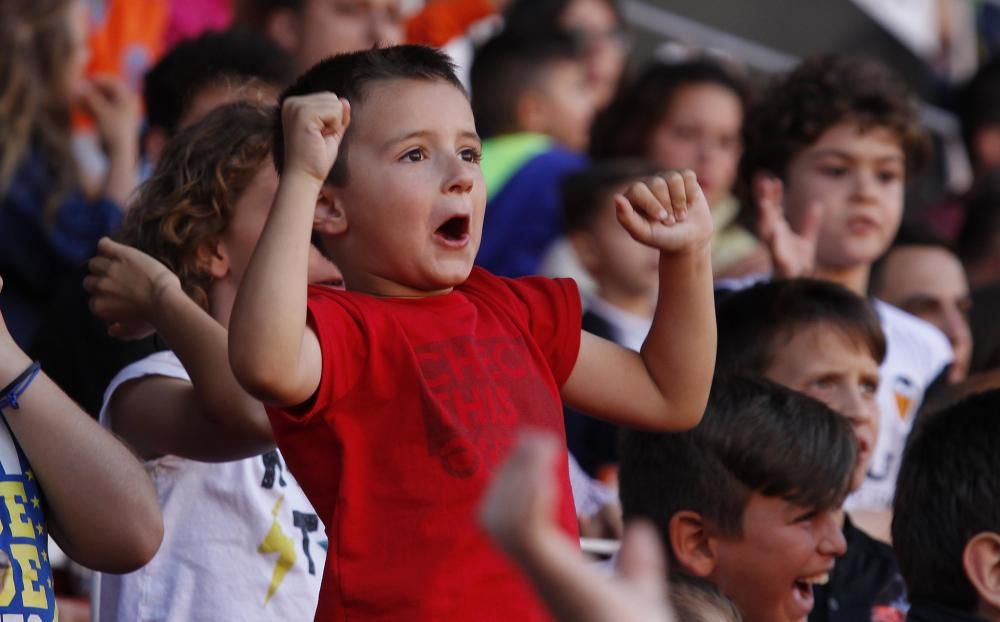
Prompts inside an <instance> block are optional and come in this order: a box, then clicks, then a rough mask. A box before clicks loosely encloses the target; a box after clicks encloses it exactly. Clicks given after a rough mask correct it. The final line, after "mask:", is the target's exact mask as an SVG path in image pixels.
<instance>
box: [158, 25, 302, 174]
mask: <svg viewBox="0 0 1000 622" xmlns="http://www.w3.org/2000/svg"><path fill="white" fill-rule="evenodd" d="M294 77H295V75H294V73H293V68H292V59H291V58H290V57H289V56H288V55H287V54H285V52H284V51H283V50H282V49H281V48H279V47H277V46H276V45H275V44H273V43H271V42H270V41H269V40H268V39H265V38H264V37H262V36H261V35H259V34H257V33H254V32H252V31H249V30H231V31H227V32H209V33H205V34H203V35H201V36H199V37H198V38H196V39H190V40H187V41H183V42H181V43H180V44H179V45H177V47H175V48H173V49H172V50H171V51H170V52H169V53H167V55H166V56H164V57H163V58H162V59H160V61H159V62H158V63H157V64H156V65H155V66H154V67H153V68H152V69H151V70H150V71H149V73H147V74H146V77H145V80H144V82H143V89H142V94H143V98H144V99H145V101H146V117H147V128H146V133H145V136H144V138H143V147H144V155H145V156H146V159H147V160H148V161H149V162H150V163H151V164H152V165H154V166H155V164H156V161H157V160H158V159H159V154H160V152H161V151H162V150H163V146H164V145H165V144H166V142H167V141H168V140H169V139H170V138H171V137H172V136H173V135H174V134H175V133H177V131H179V130H181V129H183V128H185V127H187V126H188V125H190V124H192V123H194V122H195V121H197V120H198V119H200V118H202V117H203V116H205V115H206V114H207V113H208V112H209V111H211V110H212V109H214V108H217V107H219V106H221V105H223V104H226V103H229V102H232V101H235V100H239V99H247V100H252V101H254V100H255V101H268V102H276V101H277V96H278V93H279V92H280V91H281V89H282V88H284V87H285V86H287V85H288V84H289V83H290V82H291V81H292V79H293V78H294Z"/></svg>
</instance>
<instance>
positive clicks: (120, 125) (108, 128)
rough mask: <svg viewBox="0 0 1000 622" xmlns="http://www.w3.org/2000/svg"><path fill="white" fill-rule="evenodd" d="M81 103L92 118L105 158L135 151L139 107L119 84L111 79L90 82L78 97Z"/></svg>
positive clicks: (125, 85) (127, 90) (103, 77)
mask: <svg viewBox="0 0 1000 622" xmlns="http://www.w3.org/2000/svg"><path fill="white" fill-rule="evenodd" d="M82 103H83V106H84V108H86V110H87V111H88V112H89V113H90V114H91V116H93V117H94V121H95V122H96V123H97V132H98V134H99V135H100V137H101V141H102V142H103V143H104V146H105V148H106V149H107V150H108V155H109V156H112V157H114V156H116V155H118V154H123V155H125V154H132V153H133V152H134V151H136V150H137V149H138V145H139V129H140V126H141V124H142V104H141V102H140V100H139V96H138V95H137V94H136V93H133V92H132V90H131V89H130V88H129V87H128V85H127V84H125V82H124V81H123V80H121V79H119V78H116V77H114V76H97V77H95V78H93V79H92V80H90V82H89V83H88V84H87V87H86V90H85V91H84V92H83V94H82Z"/></svg>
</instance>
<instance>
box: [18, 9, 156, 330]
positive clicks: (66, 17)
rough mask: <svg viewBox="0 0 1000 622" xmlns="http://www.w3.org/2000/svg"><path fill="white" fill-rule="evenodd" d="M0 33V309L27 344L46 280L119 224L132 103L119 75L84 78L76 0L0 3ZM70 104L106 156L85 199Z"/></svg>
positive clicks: (133, 127)
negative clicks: (93, 130) (2, 283)
mask: <svg viewBox="0 0 1000 622" xmlns="http://www.w3.org/2000/svg"><path fill="white" fill-rule="evenodd" d="M0 30H2V32H0V102H3V103H2V104H0V135H2V136H3V137H4V139H3V148H2V153H0V197H2V199H0V201H2V203H0V272H2V273H3V274H4V275H5V277H6V278H7V287H6V288H5V289H4V292H3V294H2V295H0V310H2V312H3V314H4V316H5V318H6V320H7V323H8V325H9V327H10V330H11V333H12V334H13V335H14V339H15V340H16V341H17V343H18V344H19V345H20V346H21V347H22V348H29V347H30V346H31V344H32V341H33V339H34V336H35V332H36V329H37V326H38V320H39V315H40V312H41V310H42V309H43V308H44V307H45V304H46V303H47V301H48V300H49V298H50V296H51V288H52V286H53V283H56V282H57V281H58V279H59V277H60V276H61V275H63V274H65V273H66V272H67V271H68V270H70V269H72V268H73V267H74V266H76V265H78V264H79V263H81V262H83V261H84V260H86V259H87V258H89V257H90V256H91V255H92V254H93V252H94V249H95V248H96V245H97V240H98V239H100V237H101V236H103V235H107V234H108V233H110V232H112V231H114V230H115V229H117V227H118V226H119V224H120V221H121V217H122V207H121V206H122V205H123V204H124V202H125V199H126V197H127V196H128V193H129V192H131V190H132V189H133V188H134V186H135V182H136V172H137V159H138V158H137V152H138V132H139V116H140V109H139V108H140V107H139V101H138V97H136V96H135V95H134V94H133V93H131V91H130V90H129V89H128V87H127V86H126V85H125V84H124V83H123V82H121V81H120V80H117V79H114V78H110V77H108V78H100V79H95V80H92V81H88V80H86V79H84V68H85V67H86V65H87V60H88V49H87V47H86V37H87V7H86V5H85V4H84V2H83V0H39V1H36V2H17V3H11V2H5V3H2V4H0ZM76 102H79V103H82V104H83V105H84V107H85V108H86V109H88V111H89V112H90V113H91V114H92V115H93V117H94V119H95V121H96V125H97V131H98V133H99V134H100V136H101V139H102V142H103V144H104V145H105V148H106V151H107V156H108V160H109V167H108V172H107V176H106V177H105V179H104V183H103V187H102V188H100V189H99V191H98V192H96V193H95V194H94V196H90V195H88V194H85V192H84V190H83V188H82V185H81V181H80V174H79V171H78V168H77V166H76V163H75V161H74V158H73V155H72V153H71V129H70V125H71V124H70V112H69V111H70V108H71V106H72V105H73V104H74V103H76Z"/></svg>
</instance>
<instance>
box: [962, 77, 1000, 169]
mask: <svg viewBox="0 0 1000 622" xmlns="http://www.w3.org/2000/svg"><path fill="white" fill-rule="evenodd" d="M958 118H959V121H960V122H961V125H962V139H963V141H964V142H965V148H966V151H967V152H968V154H969V159H970V160H971V161H972V164H973V166H978V165H979V162H978V161H977V160H978V158H977V157H976V151H975V145H974V142H975V136H976V133H977V132H979V130H981V129H983V128H984V127H988V126H990V125H1000V59H994V60H993V61H991V62H989V63H987V64H985V65H983V66H982V67H980V68H979V70H978V71H976V75H975V76H973V77H972V79H971V80H969V82H968V83H967V84H966V85H965V86H964V87H962V89H961V90H960V91H959V94H958Z"/></svg>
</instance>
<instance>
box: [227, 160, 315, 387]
mask: <svg viewBox="0 0 1000 622" xmlns="http://www.w3.org/2000/svg"><path fill="white" fill-rule="evenodd" d="M321 186H322V182H321V181H319V180H318V179H316V178H314V177H311V176H309V175H305V174H298V173H297V172H296V171H286V173H285V175H284V176H283V177H282V180H281V183H280V184H279V185H278V192H277V195H276V196H275V200H274V206H273V208H272V209H271V213H270V215H269V216H268V219H267V224H266V225H265V226H264V231H263V233H262V234H261V237H260V241H259V242H258V243H257V247H256V249H255V250H254V253H253V256H252V257H251V259H250V263H249V265H248V266H247V271H246V274H245V275H244V277H243V282H242V284H241V286H240V289H239V293H238V295H237V297H236V303H235V304H234V306H233V313H232V317H231V319H230V326H229V328H230V331H229V358H230V362H231V364H232V369H233V372H234V373H235V375H236V379H237V380H238V381H239V382H240V384H241V385H242V386H243V387H244V388H245V389H246V390H247V391H248V392H249V393H250V394H251V395H253V396H255V397H257V398H258V399H260V400H262V401H264V402H268V403H276V404H279V405H292V404H298V403H301V402H303V401H305V400H306V399H308V398H309V397H310V395H311V394H312V391H313V390H314V389H315V387H316V385H318V376H317V377H316V379H315V382H314V383H313V382H312V379H311V378H309V375H310V372H313V371H314V370H310V369H304V367H307V366H303V365H302V364H301V362H302V349H303V348H302V345H303V338H304V336H305V330H306V298H307V288H308V266H309V249H310V239H311V237H312V223H313V213H314V206H315V204H316V198H317V197H318V195H319V191H320V189H321ZM310 384H311V386H308V385H310Z"/></svg>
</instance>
